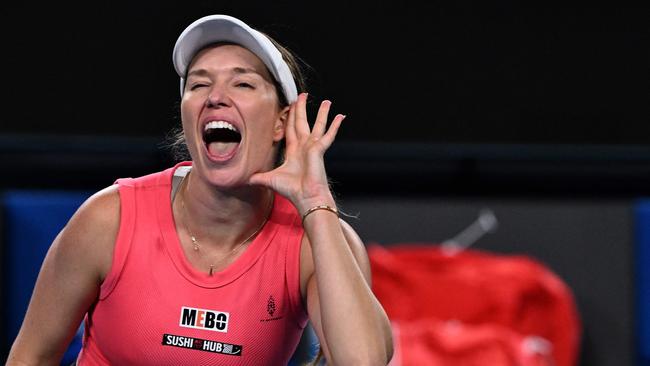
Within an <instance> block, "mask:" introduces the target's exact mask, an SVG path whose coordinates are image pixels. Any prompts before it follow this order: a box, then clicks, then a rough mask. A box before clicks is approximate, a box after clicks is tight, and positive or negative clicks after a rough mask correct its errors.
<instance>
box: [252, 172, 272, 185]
mask: <svg viewBox="0 0 650 366" xmlns="http://www.w3.org/2000/svg"><path fill="white" fill-rule="evenodd" d="M248 184H249V185H255V186H264V187H268V188H273V187H271V174H269V173H268V172H266V173H255V174H253V175H251V177H250V178H249V179H248Z"/></svg>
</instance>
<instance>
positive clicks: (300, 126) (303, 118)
mask: <svg viewBox="0 0 650 366" xmlns="http://www.w3.org/2000/svg"><path fill="white" fill-rule="evenodd" d="M296 135H297V136H298V138H299V139H300V138H307V137H308V136H309V122H308V121H307V93H302V94H300V95H299V96H298V100H297V101H296Z"/></svg>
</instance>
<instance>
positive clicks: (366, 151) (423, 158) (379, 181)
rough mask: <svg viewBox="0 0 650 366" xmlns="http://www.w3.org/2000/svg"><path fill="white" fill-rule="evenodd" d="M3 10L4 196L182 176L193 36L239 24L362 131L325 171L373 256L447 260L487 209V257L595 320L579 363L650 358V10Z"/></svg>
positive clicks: (348, 125) (392, 5) (383, 5)
mask: <svg viewBox="0 0 650 366" xmlns="http://www.w3.org/2000/svg"><path fill="white" fill-rule="evenodd" d="M477 3H478V2H477ZM5 7H8V9H7V10H6V11H4V12H3V15H2V18H3V21H2V22H1V24H0V27H2V32H3V34H5V35H6V36H5V43H4V45H3V48H4V51H3V64H4V65H5V66H4V70H5V73H4V78H3V79H4V84H5V93H4V94H5V95H6V96H5V98H4V100H5V102H4V104H3V105H4V108H3V120H2V122H1V123H0V161H2V164H3V173H2V179H1V180H0V189H2V192H14V193H15V192H17V191H18V192H25V191H27V192H34V190H36V191H38V192H41V193H42V192H52V193H53V194H60V193H62V192H64V193H68V194H73V195H75V194H76V195H84V194H87V193H88V192H93V191H96V190H99V189H101V188H103V187H105V186H107V185H110V184H112V183H113V181H114V180H115V179H116V178H118V177H126V176H134V177H135V176H139V175H143V174H147V173H150V172H153V171H156V170H160V169H162V168H165V167H168V166H169V165H171V164H173V157H172V155H171V154H170V152H169V151H168V149H166V148H165V141H166V136H168V134H169V132H170V131H171V130H172V129H173V128H174V127H175V126H177V125H178V99H179V96H178V77H177V76H176V74H175V72H174V70H173V66H172V63H171V50H172V48H173V46H174V43H175V41H176V38H177V36H178V35H179V34H180V32H181V31H182V30H183V29H184V28H185V27H186V26H187V25H188V24H189V23H190V22H192V21H193V20H195V19H196V18H198V17H200V16H203V15H207V14H212V13H226V14H230V15H233V16H236V17H240V18H241V19H243V20H245V21H247V22H249V24H251V25H253V26H255V27H257V28H259V29H261V30H263V31H265V32H266V33H268V34H270V35H272V36H274V37H275V38H277V39H278V40H280V41H281V42H283V43H284V44H285V45H287V46H288V47H289V48H291V49H292V50H294V51H295V52H296V53H297V54H298V55H300V57H302V59H303V60H304V62H305V63H307V64H308V65H309V67H308V69H307V71H308V77H309V80H308V83H309V85H310V88H309V91H310V96H311V98H312V101H313V104H312V105H311V106H310V111H311V112H312V114H311V115H312V116H313V115H315V106H317V105H318V102H320V100H322V99H324V98H328V99H331V100H332V101H333V102H334V105H333V109H334V112H336V113H345V114H347V115H348V117H347V119H346V122H345V125H344V127H343V128H342V129H341V132H340V136H339V138H338V139H337V142H336V144H335V145H334V146H333V147H332V149H331V150H330V151H329V152H328V154H327V156H326V157H327V164H328V165H327V166H328V171H329V174H330V176H331V177H332V180H333V188H334V190H335V191H336V192H337V194H338V196H339V199H340V203H341V205H342V207H343V209H344V210H346V211H347V212H349V213H353V214H354V213H358V214H359V215H358V218H357V219H350V223H351V224H352V225H353V226H354V227H355V228H356V229H357V230H358V231H359V233H360V234H361V236H362V238H364V239H365V241H366V242H368V243H379V244H383V245H393V244H399V243H404V242H416V241H417V242H426V243H431V244H437V243H440V242H442V241H444V240H445V239H448V238H449V237H451V236H453V235H455V234H457V233H458V232H459V231H460V230H462V229H463V228H464V227H465V226H466V225H468V224H470V223H471V222H472V221H473V220H474V219H475V218H476V215H477V213H478V211H479V210H480V209H482V208H486V207H487V208H490V209H492V210H493V211H494V212H495V214H496V216H497V218H498V219H499V222H500V226H499V229H498V231H497V232H496V233H494V234H489V235H487V236H486V237H485V238H482V239H481V240H480V241H479V242H477V244H476V247H477V248H481V249H486V250H490V251H494V252H497V253H520V254H527V255H531V256H533V257H535V258H537V259H539V260H541V261H543V262H544V263H545V264H546V265H548V266H549V267H550V268H551V269H552V270H554V271H555V272H556V273H558V274H559V275H560V276H561V277H562V278H563V279H564V280H565V281H566V282H567V284H568V285H569V286H570V287H571V288H572V290H573V291H574V292H575V295H576V299H577V303H578V306H579V310H580V313H581V316H582V317H583V322H584V324H583V325H584V329H583V332H584V334H583V343H582V349H581V365H596V366H600V365H602V366H605V365H612V366H613V365H631V364H635V363H637V362H639V363H640V361H639V357H640V356H639V354H640V353H641V350H642V349H644V347H645V348H647V347H648V346H647V345H646V344H641V343H639V342H640V339H641V338H639V333H640V329H641V323H640V319H641V317H642V315H639V314H640V313H641V311H642V310H643V309H640V308H639V306H638V305H637V298H638V297H639V296H640V295H641V294H643V293H646V292H647V290H644V288H645V287H644V286H648V284H647V283H643V282H639V283H637V281H636V279H637V278H638V276H637V273H638V272H639V270H640V268H639V266H638V265H637V264H636V262H635V261H636V260H637V257H638V256H637V254H638V253H639V248H638V247H637V245H639V242H640V241H639V237H638V225H639V221H637V220H638V219H637V217H638V215H637V213H638V207H639V204H640V202H641V200H642V199H644V198H647V197H650V121H649V119H648V117H649V113H648V106H649V104H648V96H649V95H648V94H649V93H648V92H649V90H648V80H650V78H649V75H648V70H649V69H648V61H649V59H648V47H647V40H648V27H647V14H648V13H647V10H648V9H647V6H640V5H639V6H637V7H626V6H613V5H607V6H606V5H595V4H591V5H589V6H587V5H583V6H578V5H575V6H566V5H565V6H559V5H558V6H551V5H548V6H539V7H528V6H527V7H524V6H522V5H519V4H516V3H513V2H506V1H499V2H496V3H495V2H493V3H491V4H489V5H475V4H470V3H467V2H463V3H455V4H453V5H443V4H435V3H430V4H420V5H409V4H407V3H406V2H396V1H393V2H373V3H369V4H367V5H362V4H351V3H350V4H349V3H344V2H341V3H338V2H326V3H313V4H312V3H305V2H301V3H292V2H260V3H256V2H239V1H237V2H235V1H230V2H229V1H225V2H219V4H214V3H211V2H203V1H199V2H194V3H187V2H170V1H168V2H153V1H141V2H136V3H130V4H126V3H125V4H121V5H120V4H113V3H109V2H103V3H88V4H85V5H77V6H72V5H67V4H61V3H56V4H53V3H50V4H47V5H42V6H39V7H34V6H33V5H32V4H30V3H13V4H11V5H5ZM3 197H5V202H3V209H4V212H5V218H4V219H3V220H2V223H0V233H2V246H0V248H2V254H1V255H0V259H2V260H3V264H2V267H3V271H2V275H1V276H2V277H1V279H2V281H0V289H1V290H2V306H3V309H1V310H2V312H3V313H2V314H4V315H3V317H2V324H1V325H2V326H3V328H4V331H3V332H2V338H1V339H0V340H2V345H1V346H2V350H3V353H4V352H6V350H7V349H8V347H9V345H10V343H11V341H12V340H13V337H14V336H15V334H14V333H12V332H13V331H12V330H9V328H10V327H9V324H10V323H11V324H13V323H15V319H14V318H15V316H16V315H12V319H8V315H7V314H9V305H8V304H10V303H12V301H15V300H16V299H12V298H11V296H12V294H11V293H10V292H9V291H8V289H9V288H12V287H11V286H13V285H9V284H10V283H13V282H12V281H16V278H12V277H11V275H10V273H14V272H12V271H13V270H12V268H14V267H12V266H11V263H7V262H8V261H9V258H11V260H12V261H13V260H15V257H14V256H15V255H17V254H16V253H18V252H17V251H16V249H15V248H14V249H12V248H10V247H9V244H8V242H9V241H10V235H9V234H10V233H11V232H12V228H10V227H7V217H6V216H7V215H6V214H7V213H8V212H7V202H6V197H7V196H6V195H5V196H3ZM75 197H79V196H75ZM14 242H15V243H14ZM11 245H19V246H24V245H28V244H25V243H21V242H20V240H12V244H11ZM35 245H40V246H41V247H44V248H47V246H48V245H49V241H48V240H46V239H42V242H40V243H36V244H35ZM23 259H24V258H23ZM29 260H30V261H31V262H30V263H31V264H30V265H31V266H32V267H33V268H37V267H38V266H40V263H38V260H37V259H29ZM12 263H13V262H12ZM32 281H33V280H32ZM27 282H29V281H27ZM644 291H646V292H644ZM21 301H22V300H21ZM12 314H14V313H12Z"/></svg>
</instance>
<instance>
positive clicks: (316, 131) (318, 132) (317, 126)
mask: <svg viewBox="0 0 650 366" xmlns="http://www.w3.org/2000/svg"><path fill="white" fill-rule="evenodd" d="M331 105H332V102H330V101H329V100H324V101H323V102H322V103H321V104H320V108H318V115H316V121H315V122H314V128H313V129H312V130H311V133H312V136H314V137H317V138H318V137H321V136H323V134H324V133H325V127H326V126H327V116H328V115H329V113H330V106H331Z"/></svg>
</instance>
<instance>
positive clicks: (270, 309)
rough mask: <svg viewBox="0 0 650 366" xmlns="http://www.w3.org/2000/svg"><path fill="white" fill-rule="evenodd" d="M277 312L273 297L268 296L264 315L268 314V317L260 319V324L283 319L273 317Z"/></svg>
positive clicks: (280, 316) (279, 316) (281, 316)
mask: <svg viewBox="0 0 650 366" xmlns="http://www.w3.org/2000/svg"><path fill="white" fill-rule="evenodd" d="M277 311H278V306H277V304H276V302H275V298H273V295H269V299H268V300H267V301H266V313H267V314H269V316H268V317H266V318H264V319H260V322H270V321H274V320H280V319H282V318H284V316H283V315H278V316H273V314H275V313H276V312H277Z"/></svg>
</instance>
